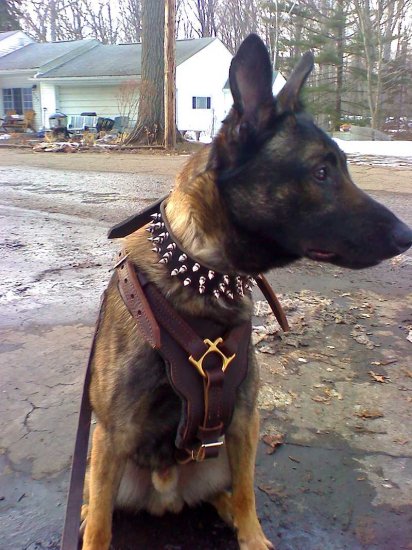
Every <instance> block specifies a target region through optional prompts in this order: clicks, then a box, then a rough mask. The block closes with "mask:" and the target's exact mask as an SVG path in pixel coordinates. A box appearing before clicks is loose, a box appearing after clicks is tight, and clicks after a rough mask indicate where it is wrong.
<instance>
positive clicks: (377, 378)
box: [368, 370, 390, 384]
mask: <svg viewBox="0 0 412 550" xmlns="http://www.w3.org/2000/svg"><path fill="white" fill-rule="evenodd" d="M368 374H370V375H371V377H372V378H373V380H375V382H380V383H381V384H385V383H386V382H390V379H389V377H388V376H385V375H384V374H377V373H376V372H373V370H370V371H369V373H368Z"/></svg>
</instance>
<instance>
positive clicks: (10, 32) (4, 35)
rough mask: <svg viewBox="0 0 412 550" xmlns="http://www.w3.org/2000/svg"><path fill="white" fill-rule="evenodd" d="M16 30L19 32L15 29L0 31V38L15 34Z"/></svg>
mask: <svg viewBox="0 0 412 550" xmlns="http://www.w3.org/2000/svg"><path fill="white" fill-rule="evenodd" d="M16 32H20V31H19V30H17V31H6V32H0V40H4V39H5V38H8V37H9V36H12V35H13V34H16Z"/></svg>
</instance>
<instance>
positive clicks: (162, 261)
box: [158, 258, 169, 264]
mask: <svg viewBox="0 0 412 550" xmlns="http://www.w3.org/2000/svg"><path fill="white" fill-rule="evenodd" d="M168 262H169V258H161V259H160V260H159V262H158V263H159V264H167V263H168Z"/></svg>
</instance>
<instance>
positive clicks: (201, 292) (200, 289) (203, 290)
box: [199, 286, 205, 294]
mask: <svg viewBox="0 0 412 550" xmlns="http://www.w3.org/2000/svg"><path fill="white" fill-rule="evenodd" d="M204 293H205V287H204V286H199V294H204Z"/></svg>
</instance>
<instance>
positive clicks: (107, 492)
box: [82, 424, 125, 550]
mask: <svg viewBox="0 0 412 550" xmlns="http://www.w3.org/2000/svg"><path fill="white" fill-rule="evenodd" d="M124 464H125V460H124V459H123V458H122V457H120V456H119V454H117V453H116V450H115V446H114V445H113V442H112V441H111V439H110V437H109V434H108V433H107V432H106V431H105V429H104V428H103V427H102V426H101V425H100V424H97V426H96V429H95V430H94V433H93V442H92V452H91V460H90V476H89V505H88V510H87V518H86V529H85V532H84V537H83V546H82V548H83V550H107V549H108V548H109V546H110V541H111V537H112V515H113V504H114V501H115V497H116V493H117V490H118V486H119V483H120V479H121V476H122V474H123V469H124Z"/></svg>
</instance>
